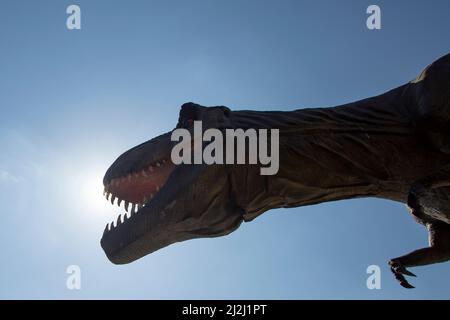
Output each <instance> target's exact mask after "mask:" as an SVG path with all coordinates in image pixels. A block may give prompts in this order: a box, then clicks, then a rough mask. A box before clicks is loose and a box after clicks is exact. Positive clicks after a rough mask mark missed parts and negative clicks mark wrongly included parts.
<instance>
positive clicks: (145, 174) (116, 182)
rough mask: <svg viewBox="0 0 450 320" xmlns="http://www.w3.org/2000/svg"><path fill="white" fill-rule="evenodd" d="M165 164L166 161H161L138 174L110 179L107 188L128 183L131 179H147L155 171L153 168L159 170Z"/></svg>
mask: <svg viewBox="0 0 450 320" xmlns="http://www.w3.org/2000/svg"><path fill="white" fill-rule="evenodd" d="M166 162H167V160H161V161H160V162H156V164H154V165H152V166H149V167H148V168H147V169H143V170H141V171H140V172H135V173H130V174H128V175H127V176H125V177H123V178H116V179H112V180H111V182H110V183H109V185H108V186H117V185H119V184H120V183H121V182H122V181H124V180H126V181H128V182H130V181H131V179H133V177H135V178H139V177H148V176H150V175H151V173H152V172H153V171H154V170H155V169H154V167H158V168H159V167H161V165H162V164H165V163H166Z"/></svg>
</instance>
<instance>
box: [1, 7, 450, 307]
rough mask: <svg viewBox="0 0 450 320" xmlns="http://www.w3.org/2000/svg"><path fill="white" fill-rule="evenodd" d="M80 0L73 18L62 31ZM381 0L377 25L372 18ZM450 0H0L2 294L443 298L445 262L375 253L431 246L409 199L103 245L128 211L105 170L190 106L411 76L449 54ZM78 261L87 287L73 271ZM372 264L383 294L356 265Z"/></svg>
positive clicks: (321, 92) (351, 91)
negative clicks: (119, 259) (121, 250)
mask: <svg viewBox="0 0 450 320" xmlns="http://www.w3.org/2000/svg"><path fill="white" fill-rule="evenodd" d="M70 4H78V5H79V6H80V7H81V10H82V29H81V30H79V31H69V30H67V28H66V18H67V14H66V8H67V6H68V5H70ZM370 4H378V5H379V6H380V7H381V10H382V29H381V30H378V31H370V30H368V29H367V28H366V18H367V16H368V15H367V14H366V8H367V7H368V5H370ZM449 11H450V2H449V1H448V0H434V1H406V0H405V1H403V0H402V1H400V0H396V1H365V0H353V1H350V0H348V1H331V0H329V1H317V0H316V1H306V0H305V1H300V0H296V1H287V0H283V1H256V0H232V1H230V0H227V1H219V0H215V1H211V0H207V1H206V0H205V1H199V0H192V1H167V0H164V1H101V0H95V1H93V0H91V1H62V0H58V1H56V0H55V1H16V0H14V1H12V0H11V1H7V0H2V1H1V3H0V111H1V114H0V208H1V209H0V210H1V211H0V212H1V219H2V228H1V232H0V251H1V257H0V262H1V264H0V271H1V272H0V298H63V299H66V298H68V299H79V298H150V299H153V298H162V299H175V298H194V299H197V298H211V299H216V298H218V299H222V298H236V299H240V298H248V299H253V298H254V299H259V298H268V299H304V298H307V299H317V298H327V299H328V298H331V299H335V298H337V299H348V298H359V299H381V298H387V299H391V298H394V299H415V298H450V290H449V288H450V263H447V264H441V265H433V266H428V267H421V268H415V269H414V270H413V272H415V273H417V275H418V278H417V279H412V281H411V282H412V283H413V284H414V285H415V286H416V287H417V288H416V289H415V290H406V289H403V288H402V287H400V286H399V285H398V283H397V282H396V281H395V280H394V279H393V277H392V275H391V274H390V272H389V269H388V267H387V265H386V262H387V261H388V260H389V259H390V258H393V257H397V256H399V255H402V254H405V253H407V252H409V251H412V250H414V249H417V248H419V247H423V246H426V245H427V233H426V230H425V228H424V227H423V226H420V225H418V224H416V223H415V222H414V221H413V219H412V218H411V217H410V216H409V214H408V212H407V210H406V208H405V206H404V205H403V204H400V203H395V202H390V201H387V200H379V199H360V200H349V201H340V202H334V203H327V204H322V205H316V206H311V207H302V208H295V209H283V210H273V211H270V212H267V213H265V214H263V215H262V216H260V217H259V218H257V219H256V220H254V221H253V222H251V223H246V224H243V225H242V226H241V227H240V228H239V229H238V230H237V231H236V232H234V233H232V234H231V235H229V236H227V237H223V238H216V239H201V240H192V241H187V242H183V243H179V244H176V245H172V246H169V247H167V248H165V249H162V250H160V251H158V252H156V253H154V254H152V255H149V256H146V257H145V258H143V259H140V260H138V261H137V262H135V263H132V264H129V265H124V266H116V265H113V264H111V263H110V262H109V261H108V260H107V258H106V257H105V255H104V253H103V251H102V249H101V247H100V244H99V241H100V238H101V235H102V232H103V229H104V226H105V224H106V223H107V222H109V221H111V220H112V219H114V218H115V217H116V216H117V214H118V213H120V212H121V211H122V209H119V208H117V207H115V208H114V207H112V206H111V205H110V204H109V203H108V202H107V201H106V200H105V199H104V198H103V196H102V191H103V187H102V177H103V174H104V173H105V171H106V169H107V168H108V166H109V165H110V164H111V163H112V162H113V161H114V160H115V159H116V157H117V156H118V155H119V154H121V153H122V152H124V151H125V150H127V149H128V148H130V147H132V146H134V145H136V144H138V143H141V142H143V141H145V140H148V139H150V138H151V137H153V136H155V135H157V134H160V133H162V132H166V131H168V130H170V129H171V128H173V126H174V125H175V124H176V121H177V117H178V111H179V107H180V105H181V104H182V103H184V102H187V101H194V102H197V103H200V104H203V105H226V106H228V107H230V108H231V109H235V110H236V109H255V110H293V109H298V108H303V107H316V106H333V105H338V104H342V103H345V102H350V101H353V100H357V99H361V98H364V97H368V96H372V95H376V94H379V93H382V92H384V91H386V90H388V89H391V88H393V87H396V86H399V85H401V84H403V83H405V82H407V81H409V80H411V79H413V78H414V77H415V76H416V75H417V74H418V73H419V72H420V71H421V70H422V69H423V68H424V67H425V66H426V65H427V64H429V63H431V62H432V61H434V60H435V59H436V58H438V57H440V56H442V55H444V54H446V53H448V52H450V42H449V41H448V39H449V31H450V19H448V14H449ZM72 264H76V265H79V266H80V268H81V286H82V287H81V290H78V291H77V290H68V289H67V288H66V278H67V276H68V275H67V274H66V268H67V266H68V265H72ZM372 264H377V265H379V266H380V267H381V271H382V279H381V285H382V289H381V290H368V289H367V287H366V279H367V276H368V275H367V274H366V268H367V266H369V265H372Z"/></svg>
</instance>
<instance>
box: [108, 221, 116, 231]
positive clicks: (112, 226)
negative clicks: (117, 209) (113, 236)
mask: <svg viewBox="0 0 450 320" xmlns="http://www.w3.org/2000/svg"><path fill="white" fill-rule="evenodd" d="M107 226H109V229H108V231H111V230H112V229H113V228H114V225H113V223H112V222H111V223H109V224H107Z"/></svg>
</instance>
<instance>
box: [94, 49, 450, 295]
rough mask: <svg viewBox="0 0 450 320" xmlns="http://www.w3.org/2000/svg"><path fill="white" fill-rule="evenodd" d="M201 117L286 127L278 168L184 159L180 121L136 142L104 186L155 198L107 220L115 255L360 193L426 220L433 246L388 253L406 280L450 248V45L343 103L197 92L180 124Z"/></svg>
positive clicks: (217, 122) (221, 125)
mask: <svg viewBox="0 0 450 320" xmlns="http://www.w3.org/2000/svg"><path fill="white" fill-rule="evenodd" d="M198 120H201V121H202V123H203V130H206V129H208V128H217V129H219V130H222V131H224V130H225V129H227V128H235V129H236V128H242V129H244V130H245V129H249V128H254V129H262V128H266V129H279V145H280V149H279V159H280V167H279V171H278V173H277V174H276V175H273V176H264V175H260V171H259V170H260V166H259V165H219V164H215V165H187V164H182V165H178V166H174V165H173V164H171V161H170V152H171V149H172V147H173V145H174V143H173V142H171V141H170V132H169V133H167V134H164V135H162V136H159V137H157V138H155V139H152V140H150V141H148V142H146V143H143V144H141V145H139V146H137V147H135V148H133V149H131V150H129V151H127V152H126V153H124V154H123V155H121V156H120V157H119V158H118V159H117V160H116V161H115V162H114V164H113V165H112V166H111V167H110V168H109V169H108V171H107V173H106V175H105V178H104V184H105V189H106V190H105V191H106V193H107V194H108V195H109V194H110V193H111V194H112V199H113V200H112V202H114V197H118V198H119V199H123V201H128V202H135V203H138V202H139V199H141V198H143V197H144V198H146V199H145V200H143V201H142V204H141V205H145V206H144V207H142V208H140V209H139V210H138V211H137V212H136V213H133V214H132V215H131V217H129V218H128V219H124V221H123V222H122V220H121V219H119V220H118V222H117V224H116V226H111V227H107V228H106V230H105V233H104V235H103V237H102V240H101V244H102V247H103V249H104V251H105V253H106V255H107V256H108V258H109V259H110V260H111V261H112V262H113V263H117V264H123V263H129V262H132V261H134V260H136V259H139V258H141V257H143V256H144V255H146V254H149V253H151V252H153V251H156V250H158V249H160V248H163V247H165V246H167V245H170V244H172V243H175V242H179V241H184V240H188V239H193V238H200V237H217V236H222V235H226V234H229V233H231V232H232V231H234V230H236V229H237V228H238V227H239V225H240V223H241V222H242V221H246V222H248V221H251V220H253V219H254V218H256V217H257V216H259V215H260V214H262V213H263V212H266V211H268V210H270V209H273V208H282V207H298V206H304V205H311V204H316V203H321V202H326V201H334V200H341V199H350V198H356V197H378V198H384V199H390V200H394V201H399V202H404V203H406V204H407V205H408V207H409V209H410V211H411V213H412V215H413V217H414V218H415V219H416V221H418V222H419V223H421V224H424V225H425V226H426V227H427V230H428V233H429V238H430V244H429V246H428V247H426V248H423V249H419V250H416V251H413V252H411V253H409V254H407V255H404V256H401V257H398V258H394V259H392V260H390V261H389V264H390V266H391V270H392V272H393V273H394V276H395V278H396V279H397V280H398V281H399V282H400V284H401V285H402V286H404V287H406V288H412V286H411V285H410V284H409V283H408V282H407V280H406V278H405V277H404V275H409V276H413V274H412V273H411V272H410V271H408V270H407V269H406V268H407V267H414V266H420V265H427V264H433V263H438V262H445V261H448V260H450V211H449V210H448V208H449V204H450V165H449V163H450V55H446V56H444V57H442V58H441V59H439V60H437V61H435V62H434V63H432V64H431V65H430V66H428V67H427V68H426V69H425V70H424V71H423V72H422V73H421V74H420V75H419V76H418V77H417V79H415V80H414V81H411V82H409V83H407V84H405V85H403V86H400V87H398V88H396V89H393V90H391V91H389V92H387V93H385V94H382V95H379V96H376V97H372V98H368V99H364V100H361V101H356V102H353V103H349V104H346V105H342V106H337V107H331V108H312V109H301V110H295V111H287V112H281V111H273V112H260V111H231V110H230V109H228V108H227V107H210V108H207V107H202V106H199V105H196V104H193V103H187V104H184V105H183V106H182V108H181V111H180V117H179V121H178V124H177V128H186V129H189V130H191V131H192V123H193V121H198ZM149 190H150V191H149ZM150 193H151V194H150ZM147 198H150V200H149V199H147ZM141 205H140V206H141ZM133 212H134V210H133Z"/></svg>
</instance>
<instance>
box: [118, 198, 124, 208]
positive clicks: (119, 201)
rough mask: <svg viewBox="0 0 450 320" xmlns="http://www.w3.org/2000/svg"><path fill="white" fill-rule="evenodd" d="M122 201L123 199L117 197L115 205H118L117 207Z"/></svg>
mask: <svg viewBox="0 0 450 320" xmlns="http://www.w3.org/2000/svg"><path fill="white" fill-rule="evenodd" d="M122 201H123V200H122V199H120V198H119V199H117V206H118V207H120V204H121V203H122Z"/></svg>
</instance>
